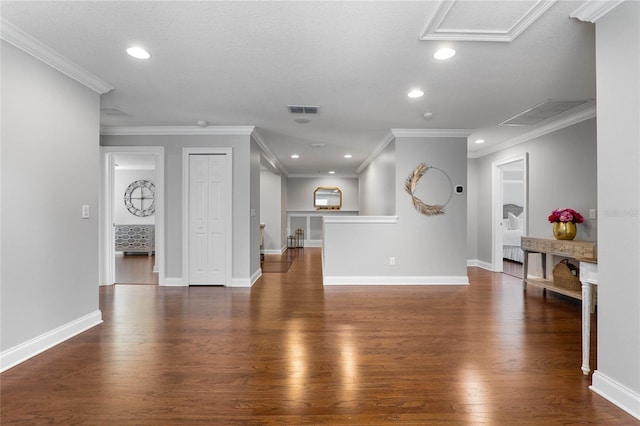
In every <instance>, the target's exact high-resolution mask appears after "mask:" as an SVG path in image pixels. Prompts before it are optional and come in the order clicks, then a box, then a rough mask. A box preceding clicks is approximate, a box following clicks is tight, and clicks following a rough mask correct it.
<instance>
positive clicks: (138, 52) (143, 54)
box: [127, 47, 151, 59]
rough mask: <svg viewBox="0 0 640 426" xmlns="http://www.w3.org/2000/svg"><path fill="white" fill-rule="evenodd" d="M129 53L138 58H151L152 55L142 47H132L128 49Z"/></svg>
mask: <svg viewBox="0 0 640 426" xmlns="http://www.w3.org/2000/svg"><path fill="white" fill-rule="evenodd" d="M127 53H128V54H129V55H130V56H133V57H134V58H138V59H149V58H150V57H151V54H150V53H149V52H147V51H146V50H144V49H143V48H142V47H130V48H128V49H127Z"/></svg>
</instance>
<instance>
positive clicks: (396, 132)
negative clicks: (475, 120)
mask: <svg viewBox="0 0 640 426" xmlns="http://www.w3.org/2000/svg"><path fill="white" fill-rule="evenodd" d="M391 133H392V134H393V136H395V137H396V138H466V137H469V135H470V134H471V133H473V130H471V129H391Z"/></svg>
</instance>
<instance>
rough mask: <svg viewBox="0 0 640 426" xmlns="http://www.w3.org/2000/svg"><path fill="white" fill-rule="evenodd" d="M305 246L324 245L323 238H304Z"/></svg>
mask: <svg viewBox="0 0 640 426" xmlns="http://www.w3.org/2000/svg"><path fill="white" fill-rule="evenodd" d="M304 246H305V247H322V240H304Z"/></svg>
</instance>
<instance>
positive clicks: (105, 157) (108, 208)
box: [99, 146, 166, 286]
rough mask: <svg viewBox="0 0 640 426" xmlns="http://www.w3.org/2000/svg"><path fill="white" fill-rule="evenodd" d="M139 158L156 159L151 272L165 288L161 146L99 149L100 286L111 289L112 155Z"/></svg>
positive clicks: (103, 147)
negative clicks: (153, 247)
mask: <svg viewBox="0 0 640 426" xmlns="http://www.w3.org/2000/svg"><path fill="white" fill-rule="evenodd" d="M124 153H126V154H139V155H153V156H154V157H155V175H156V179H155V186H156V212H155V240H156V245H155V256H156V257H155V265H154V272H156V270H157V273H158V285H160V286H163V285H165V272H166V271H165V267H164V265H165V257H166V256H165V244H164V240H165V238H164V217H165V212H166V208H165V203H164V194H165V183H164V173H165V172H164V147H162V146H101V147H100V156H101V158H102V161H101V167H102V178H101V179H102V182H101V191H102V194H101V196H100V200H101V203H102V205H101V206H100V211H101V216H100V228H101V231H100V251H101V253H102V255H101V259H100V277H99V278H100V283H102V284H103V285H111V284H114V283H115V261H114V257H115V245H114V241H113V238H114V237H113V223H114V218H113V202H114V200H115V194H114V192H113V191H114V189H113V182H114V181H113V170H114V161H113V156H114V155H115V154H124Z"/></svg>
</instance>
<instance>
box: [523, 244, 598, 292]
mask: <svg viewBox="0 0 640 426" xmlns="http://www.w3.org/2000/svg"><path fill="white" fill-rule="evenodd" d="M521 247H522V250H523V251H524V270H523V277H524V278H523V282H522V285H523V288H524V289H525V290H526V288H527V284H531V285H534V286H537V287H541V288H543V289H549V290H551V291H555V292H556V293H560V294H564V295H565V296H569V297H573V298H576V299H582V292H581V291H573V290H569V289H565V288H560V287H557V286H555V285H554V284H553V277H552V276H549V273H548V271H547V255H548V254H550V255H555V256H562V257H565V258H570V259H576V260H578V261H584V262H592V263H595V262H596V261H597V259H598V258H597V251H596V248H597V247H596V243H595V242H593V241H573V240H553V239H547V238H534V237H522V240H521ZM530 253H540V254H541V255H542V275H543V276H542V278H531V277H528V276H527V275H528V269H529V254H530Z"/></svg>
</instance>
